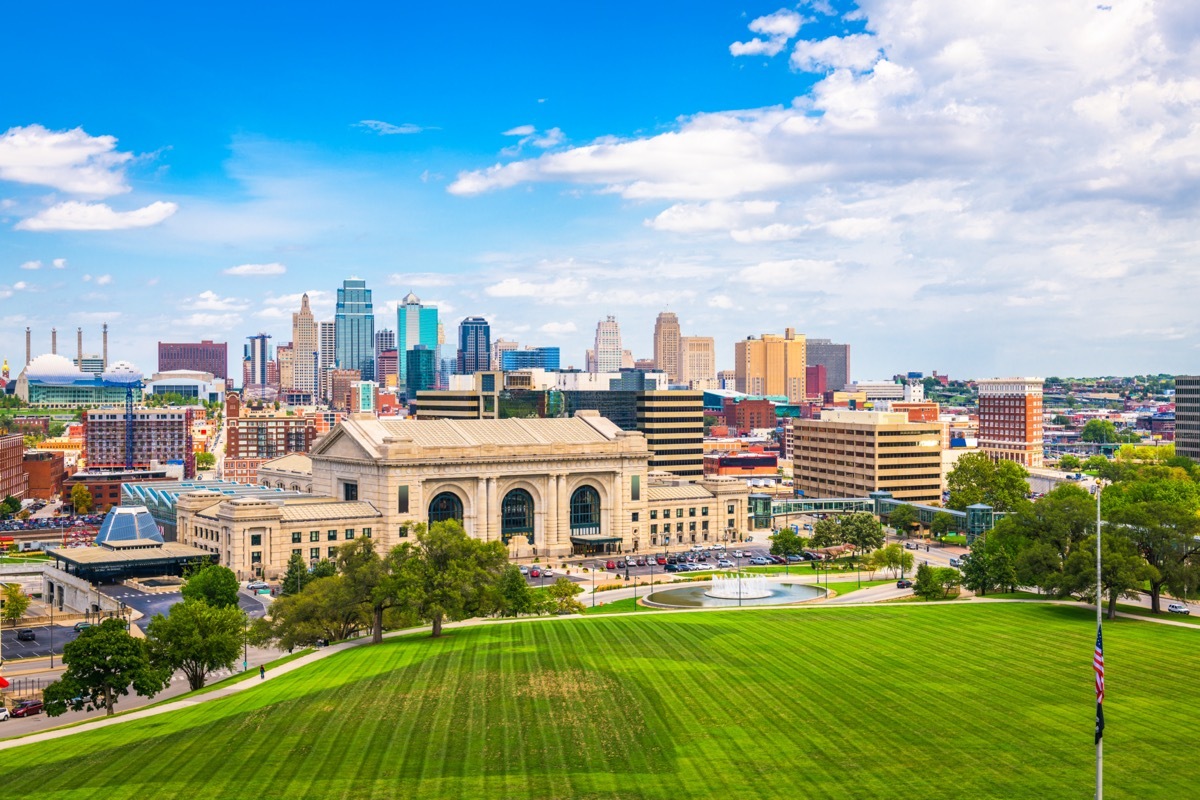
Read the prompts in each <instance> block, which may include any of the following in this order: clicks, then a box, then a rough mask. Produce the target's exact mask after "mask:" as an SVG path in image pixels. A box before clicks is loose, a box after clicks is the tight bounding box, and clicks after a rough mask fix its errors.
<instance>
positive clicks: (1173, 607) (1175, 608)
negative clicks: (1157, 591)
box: [1167, 603, 1192, 615]
mask: <svg viewBox="0 0 1200 800" xmlns="http://www.w3.org/2000/svg"><path fill="white" fill-rule="evenodd" d="M1167 611H1170V612H1171V613H1172V614H1188V615H1190V614H1191V613H1192V610H1191V609H1190V608H1188V607H1187V606H1185V605H1184V604H1183V603H1167Z"/></svg>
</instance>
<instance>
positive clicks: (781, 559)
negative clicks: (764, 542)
mask: <svg viewBox="0 0 1200 800" xmlns="http://www.w3.org/2000/svg"><path fill="white" fill-rule="evenodd" d="M763 558H769V559H770V560H771V563H772V564H786V563H787V559H786V558H784V557H783V556H775V555H770V554H768V555H765V556H763Z"/></svg>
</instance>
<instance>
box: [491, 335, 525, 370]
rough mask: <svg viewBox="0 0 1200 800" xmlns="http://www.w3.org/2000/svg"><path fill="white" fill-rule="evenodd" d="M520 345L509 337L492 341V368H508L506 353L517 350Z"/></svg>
mask: <svg viewBox="0 0 1200 800" xmlns="http://www.w3.org/2000/svg"><path fill="white" fill-rule="evenodd" d="M518 346H519V345H518V344H517V343H516V342H514V341H511V340H509V339H497V340H496V341H494V342H492V369H494V370H496V369H506V367H505V366H504V354H505V353H509V352H512V351H513V350H516V349H517V347H518Z"/></svg>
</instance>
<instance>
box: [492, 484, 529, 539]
mask: <svg viewBox="0 0 1200 800" xmlns="http://www.w3.org/2000/svg"><path fill="white" fill-rule="evenodd" d="M514 536H524V537H525V538H526V539H528V540H529V543H530V544H533V496H532V495H530V494H529V492H527V491H525V490H524V489H513V490H512V491H511V492H509V493H508V494H506V495H504V500H503V501H501V503H500V539H501V540H502V541H503V542H504V543H505V544H508V540H509V539H511V538H512V537H514Z"/></svg>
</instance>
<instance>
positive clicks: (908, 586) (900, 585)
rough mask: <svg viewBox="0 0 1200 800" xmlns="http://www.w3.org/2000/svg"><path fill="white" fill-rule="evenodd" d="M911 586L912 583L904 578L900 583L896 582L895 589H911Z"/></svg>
mask: <svg viewBox="0 0 1200 800" xmlns="http://www.w3.org/2000/svg"><path fill="white" fill-rule="evenodd" d="M912 585H913V583H912V581H910V580H909V579H908V578H905V579H904V580H902V581H896V588H897V589H911V588H912Z"/></svg>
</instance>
